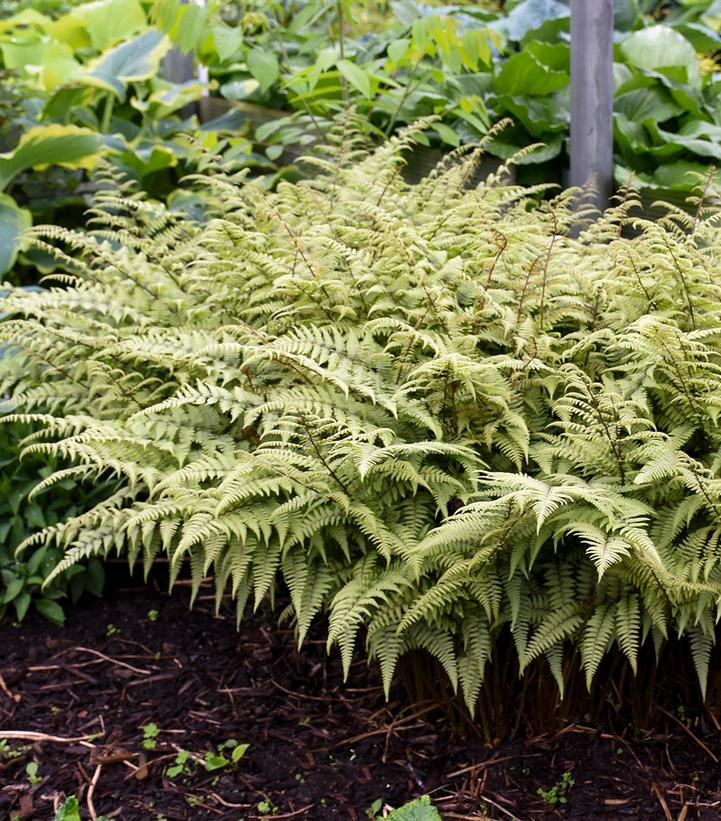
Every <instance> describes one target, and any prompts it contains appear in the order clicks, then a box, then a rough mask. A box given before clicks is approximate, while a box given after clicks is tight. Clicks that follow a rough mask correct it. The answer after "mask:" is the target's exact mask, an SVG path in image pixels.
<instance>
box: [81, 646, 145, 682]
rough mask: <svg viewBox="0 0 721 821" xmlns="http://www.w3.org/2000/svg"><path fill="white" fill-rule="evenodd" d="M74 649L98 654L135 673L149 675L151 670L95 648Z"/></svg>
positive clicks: (105, 659) (111, 662) (94, 654)
mask: <svg viewBox="0 0 721 821" xmlns="http://www.w3.org/2000/svg"><path fill="white" fill-rule="evenodd" d="M73 649H74V650H79V651H80V652H81V653H90V654H91V655H93V656H97V657H98V658H101V659H103V660H104V661H107V662H109V663H110V664H113V665H114V666H115V667H125V668H126V670H132V671H133V672H134V673H138V675H141V676H149V675H150V670H143V668H142V667H133V665H132V664H126V663H125V662H124V661H120V660H119V659H114V658H111V657H110V656H106V655H105V653H101V652H100V651H99V650H93V649H92V648H90V647H74V648H73Z"/></svg>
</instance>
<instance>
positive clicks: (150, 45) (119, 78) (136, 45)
mask: <svg viewBox="0 0 721 821" xmlns="http://www.w3.org/2000/svg"><path fill="white" fill-rule="evenodd" d="M169 49H170V41H169V40H168V39H167V37H164V36H163V35H162V34H161V33H160V32H159V31H147V32H145V34H141V35H140V36H139V37H135V38H134V39H132V40H128V42H126V43H123V44H122V45H119V46H116V47H115V48H113V49H110V51H107V52H105V54H103V55H102V56H101V57H100V58H98V60H96V61H95V62H94V63H93V65H92V66H91V71H90V73H89V74H87V75H86V76H85V78H84V82H87V83H88V84H89V85H98V86H100V87H104V88H106V89H107V90H109V91H112V92H113V93H114V94H115V95H116V96H117V97H118V99H120V100H124V99H125V93H126V86H127V83H129V82H133V81H137V80H147V79H149V78H150V77H153V76H154V75H155V74H157V72H158V69H159V67H160V61H161V60H162V59H163V57H164V56H165V55H166V54H167V53H168V50H169Z"/></svg>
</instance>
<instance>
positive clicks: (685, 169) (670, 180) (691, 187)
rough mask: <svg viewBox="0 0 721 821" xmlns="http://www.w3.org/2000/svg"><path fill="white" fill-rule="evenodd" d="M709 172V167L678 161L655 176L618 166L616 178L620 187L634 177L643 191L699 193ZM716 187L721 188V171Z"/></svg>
mask: <svg viewBox="0 0 721 821" xmlns="http://www.w3.org/2000/svg"><path fill="white" fill-rule="evenodd" d="M708 172H709V167H708V165H704V164H703V163H699V162H689V161H688V160H677V161H676V162H673V163H666V164H665V165H661V166H659V167H658V168H657V169H656V171H655V172H654V173H653V174H646V173H643V172H636V173H633V172H631V170H630V169H628V168H626V167H624V166H622V165H617V166H616V167H615V169H614V176H615V178H616V182H617V183H618V184H619V185H625V184H626V183H627V182H628V179H629V177H630V176H633V183H634V186H635V187H636V188H638V189H640V190H641V191H653V192H669V191H670V192H680V193H691V192H696V193H698V191H699V188H701V187H703V180H704V179H705V177H706V176H707V175H708ZM714 185H716V186H721V171H717V172H716V174H715V177H714Z"/></svg>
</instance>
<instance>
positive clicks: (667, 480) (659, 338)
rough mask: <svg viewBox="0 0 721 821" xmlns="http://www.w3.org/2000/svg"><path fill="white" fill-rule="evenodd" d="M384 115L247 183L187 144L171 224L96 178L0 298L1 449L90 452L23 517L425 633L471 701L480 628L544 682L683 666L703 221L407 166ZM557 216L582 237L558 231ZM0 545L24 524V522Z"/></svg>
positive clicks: (717, 479) (315, 605) (629, 203)
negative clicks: (282, 176) (675, 656)
mask: <svg viewBox="0 0 721 821" xmlns="http://www.w3.org/2000/svg"><path fill="white" fill-rule="evenodd" d="M413 135H414V132H413V130H412V129H411V130H409V131H407V132H405V133H404V134H402V135H401V136H399V137H397V138H395V139H393V140H391V141H390V142H389V143H387V144H386V145H384V146H382V147H381V148H379V149H377V150H375V151H374V152H373V153H370V154H365V153H363V152H362V151H359V150H357V149H356V148H355V147H352V148H351V149H349V148H348V147H347V146H346V145H343V146H341V147H340V148H339V150H338V151H337V157H336V159H334V160H328V159H327V158H326V159H323V160H317V161H316V165H317V166H318V171H319V173H318V174H317V175H315V176H314V178H313V179H310V180H306V181H304V182H301V183H298V184H287V183H281V184H280V185H279V187H278V189H277V191H276V192H273V193H269V192H267V191H265V190H263V189H262V188H261V187H259V186H258V185H257V184H255V183H254V182H253V181H252V180H248V179H247V178H244V177H242V176H238V175H235V176H234V175H232V174H228V173H224V172H223V171H222V169H218V168H217V167H215V166H213V165H212V164H211V165H210V167H209V170H208V171H207V174H206V176H203V177H201V178H198V179H197V180H196V183H198V184H201V183H202V184H204V185H205V186H207V188H208V189H209V191H210V193H211V194H212V195H213V198H214V200H215V201H216V203H217V206H216V208H215V212H214V214H213V215H212V217H211V218H210V219H209V220H208V221H207V222H206V223H204V224H202V225H198V224H194V223H191V222H189V221H187V220H186V219H185V218H184V217H183V216H182V215H179V214H177V213H174V212H170V211H168V210H167V209H166V208H165V207H164V206H162V205H160V204H158V203H155V202H151V201H148V200H145V199H143V198H141V197H139V196H138V195H127V194H123V193H119V192H117V191H110V190H106V191H104V192H102V193H101V195H100V196H99V199H98V203H97V206H96V208H95V209H94V211H93V212H92V223H91V225H89V229H90V230H89V232H88V233H78V232H71V231H66V230H64V229H61V228H57V227H55V228H45V229H39V230H36V231H35V234H34V241H35V242H36V243H37V244H38V245H39V246H40V247H42V248H43V249H45V250H46V251H48V250H51V249H54V250H53V251H52V252H53V253H54V254H55V255H56V256H57V257H58V259H60V260H61V261H62V262H63V263H64V265H65V268H66V270H67V273H66V274H63V275H58V276H56V282H55V284H54V287H51V288H50V289H49V290H46V291H44V292H37V293H26V292H22V291H19V290H16V291H13V292H12V293H11V294H10V296H9V297H8V299H7V300H6V306H5V308H4V310H5V311H6V312H7V314H8V315H9V317H10V318H9V319H8V320H7V321H6V322H4V323H3V324H2V325H0V335H1V336H2V344H3V345H5V346H9V347H10V348H11V349H12V350H13V351H14V355H13V356H12V357H10V356H6V357H4V358H3V359H2V365H3V367H4V368H5V371H4V379H3V383H2V389H3V391H6V392H9V393H10V394H11V395H12V401H13V403H14V406H15V408H16V412H15V414H14V415H13V417H12V418H14V419H17V420H20V421H23V422H33V423H34V424H35V425H36V427H37V431H36V432H35V433H34V434H32V435H31V436H29V437H28V438H26V439H25V440H24V442H23V448H24V452H25V453H40V454H49V455H52V456H53V457H54V458H56V459H61V460H62V461H63V463H64V465H65V467H64V468H63V469H62V470H58V471H57V472H56V473H54V474H53V475H52V476H50V477H49V478H48V479H46V480H45V481H43V482H42V483H41V484H40V485H39V486H38V487H37V488H36V489H35V494H36V495H37V494H41V493H52V492H53V491H52V488H53V485H54V483H57V482H62V481H63V480H64V479H66V478H68V477H72V478H73V479H75V480H78V481H84V482H88V483H98V482H105V481H108V480H112V481H111V482H109V484H108V488H110V489H111V490H108V492H107V493H106V497H105V498H104V499H103V500H102V501H101V502H100V503H99V504H96V505H95V506H94V507H93V508H91V509H90V510H88V511H86V512H83V513H82V514H81V515H76V516H74V517H71V518H69V519H68V520H67V521H66V522H64V523H63V524H59V525H55V526H53V527H49V528H47V529H45V530H44V531H43V532H42V533H41V534H40V535H38V536H35V537H33V538H32V539H30V540H29V541H28V542H27V543H26V545H25V547H28V546H29V545H31V544H32V543H35V544H37V543H47V544H51V545H53V546H54V547H60V548H62V549H63V550H64V551H65V560H64V561H63V562H61V564H60V565H59V566H58V568H57V571H56V572H62V571H63V569H65V568H67V567H68V566H70V565H72V564H73V563H75V562H78V561H80V560H84V559H87V558H88V557H91V556H100V557H103V556H106V555H108V554H109V553H110V552H114V551H117V552H120V553H123V554H125V555H127V557H128V559H129V561H130V562H131V563H134V562H136V561H142V562H143V563H144V565H145V567H146V568H149V567H150V565H151V564H152V562H153V561H154V559H155V558H156V557H158V556H161V555H164V556H167V558H168V559H169V562H170V566H171V570H172V576H173V578H175V576H176V575H177V573H178V571H179V570H180V568H181V567H182V566H183V564H184V563H187V564H188V565H189V567H190V571H191V573H192V578H193V581H194V585H195V589H196V590H197V587H198V585H199V584H200V582H201V581H202V580H203V578H205V577H206V576H208V575H212V576H213V577H214V579H215V583H216V588H217V594H218V597H219V598H220V597H221V596H222V595H223V594H224V592H226V591H228V590H230V591H231V592H232V595H233V596H234V598H235V599H236V600H237V607H238V615H239V617H240V615H241V614H242V612H243V610H244V608H245V606H246V603H247V602H248V599H249V598H252V600H253V601H254V602H255V603H256V605H257V603H258V602H259V601H260V600H261V599H262V598H263V597H265V596H266V595H268V594H270V595H271V596H272V594H273V592H274V589H275V587H276V585H277V583H278V580H279V578H282V580H283V581H284V583H285V585H286V586H287V588H288V590H289V592H290V601H291V604H290V606H289V610H288V612H287V613H286V614H285V615H287V616H289V617H292V618H293V619H294V620H295V623H296V625H297V632H298V640H299V642H302V641H303V638H304V636H305V635H306V633H307V630H308V628H309V625H310V623H311V621H312V620H313V618H314V617H315V616H316V615H317V614H319V613H327V615H328V618H329V635H328V641H329V645H337V646H339V648H340V651H341V654H342V658H343V662H344V664H345V666H346V669H347V667H348V665H349V664H350V661H351V657H352V654H353V651H354V645H355V644H356V641H357V636H358V634H359V631H361V629H362V630H363V635H364V636H365V637H366V642H367V651H368V653H369V655H370V657H371V658H374V659H377V660H378V661H379V663H380V666H381V669H382V672H383V677H384V680H385V682H386V684H388V683H389V682H390V680H391V678H392V676H393V673H394V669H395V666H396V663H397V660H398V659H399V657H400V656H401V655H402V654H404V653H406V652H408V651H409V650H412V649H414V648H424V649H425V650H427V651H428V652H430V653H431V654H433V655H434V656H435V657H437V658H438V659H439V660H440V662H441V663H442V665H443V667H444V668H445V670H446V672H447V674H448V676H449V678H450V680H451V681H452V683H453V684H454V686H456V687H458V688H459V689H460V690H461V691H462V694H463V696H464V698H465V700H466V702H467V703H468V704H469V705H470V706H472V705H473V704H474V703H475V701H476V699H477V697H478V693H479V691H480V687H481V686H482V682H483V674H484V668H485V666H486V663H487V661H488V659H489V658H490V657H491V656H492V654H493V652H494V646H495V644H496V642H497V641H498V639H499V637H500V635H501V634H502V633H505V632H509V633H510V635H511V636H512V639H513V642H514V645H515V649H516V653H517V656H518V659H519V665H520V669H521V670H522V671H523V670H526V669H527V668H528V667H529V665H531V664H532V663H534V662H535V660H537V659H539V658H541V657H545V659H546V660H547V662H548V664H549V665H550V669H551V671H552V672H553V674H554V676H555V677H556V679H557V680H558V683H559V686H560V687H561V688H562V687H563V677H564V672H563V662H564V658H565V657H567V656H568V655H569V654H573V653H576V652H578V653H580V658H581V661H582V665H583V668H584V670H585V672H586V675H587V680H588V682H589V686H590V682H591V681H592V679H593V676H594V673H595V671H596V669H597V668H598V665H599V663H600V662H601V660H602V659H603V658H604V656H605V655H606V654H607V653H608V652H609V651H612V650H613V648H617V649H618V650H619V651H620V652H621V653H623V654H624V655H625V656H626V657H627V659H628V660H629V662H630V664H631V665H632V666H634V667H635V665H636V661H637V657H638V653H639V648H640V647H641V646H642V645H643V644H644V643H645V642H653V643H654V644H655V646H656V648H657V649H658V648H660V646H661V645H662V644H663V642H664V641H665V640H666V639H667V638H669V637H670V636H674V637H687V638H688V639H689V640H690V648H691V651H692V653H693V659H694V662H695V665H696V668H697V671H698V674H699V678H700V681H701V683H702V686H703V684H704V682H705V677H706V671H707V667H708V658H709V654H710V650H711V647H712V644H713V642H714V626H715V623H716V620H717V618H718V616H719V600H720V596H721V566H720V565H721V549H720V542H721V517H720V515H719V514H720V513H721V476H720V471H721V433H720V432H719V428H718V417H719V413H720V412H721V367H720V366H721V359H720V354H721V235H720V232H719V227H718V225H719V220H718V218H717V217H716V216H714V215H713V214H710V213H707V208H706V205H705V204H704V202H699V203H698V209H697V214H696V215H695V217H694V218H688V217H686V215H685V213H683V212H676V211H672V210H669V214H668V217H667V218H666V219H664V220H662V221H660V222H657V223H652V222H648V221H643V220H642V219H636V220H635V221H633V232H632V233H633V236H632V237H631V238H629V236H628V235H629V233H631V232H629V231H627V230H625V228H626V226H627V225H629V224H630V223H631V222H632V220H631V217H630V216H629V215H630V214H631V213H632V211H633V206H634V200H633V196H632V195H629V196H627V197H626V199H625V200H624V201H623V202H622V203H621V204H619V205H618V206H616V207H614V208H613V209H611V210H610V211H608V212H607V213H606V214H605V216H603V218H602V219H600V220H598V221H596V222H590V221H587V220H585V217H584V210H583V207H582V205H581V204H579V198H580V195H579V194H578V192H566V193H563V194H561V195H560V196H557V197H555V199H551V200H546V201H540V198H538V197H537V196H536V197H535V198H534V195H537V194H538V193H539V192H538V191H533V192H530V193H529V192H524V191H523V190H521V189H519V188H518V187H515V186H512V185H509V184H505V183H504V182H503V174H501V175H499V176H497V177H494V178H490V179H489V180H487V181H486V182H484V183H483V184H481V185H480V186H479V187H477V188H475V189H472V190H469V189H468V188H467V181H468V180H469V179H470V178H471V177H472V175H473V172H474V169H475V164H476V163H477V162H478V152H476V153H474V154H469V155H462V154H458V155H457V156H455V157H454V162H452V163H448V164H446V165H445V166H443V167H441V168H439V169H438V170H437V172H436V173H434V174H433V175H432V176H431V177H429V178H428V179H426V180H425V181H424V182H423V183H422V184H420V185H418V186H412V187H411V186H408V185H407V184H406V183H405V182H404V181H403V178H402V175H401V174H400V170H401V166H402V162H403V152H404V150H405V148H406V147H407V146H408V144H409V143H410V141H411V140H412V139H413ZM579 226H580V233H579ZM21 549H22V547H21Z"/></svg>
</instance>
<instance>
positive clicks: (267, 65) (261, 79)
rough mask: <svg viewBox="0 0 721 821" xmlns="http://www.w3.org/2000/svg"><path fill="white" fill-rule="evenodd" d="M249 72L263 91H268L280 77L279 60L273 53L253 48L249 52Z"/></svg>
mask: <svg viewBox="0 0 721 821" xmlns="http://www.w3.org/2000/svg"><path fill="white" fill-rule="evenodd" d="M248 71H250V73H251V74H252V75H253V77H255V79H256V80H257V81H258V83H259V84H260V87H261V89H262V90H263V91H267V90H268V89H269V88H270V87H271V86H272V85H273V83H274V82H275V81H276V80H277V79H278V77H279V76H280V66H279V65H278V58H277V57H276V56H275V54H273V52H272V51H265V50H263V49H261V48H252V49H251V50H250V51H249V52H248Z"/></svg>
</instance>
